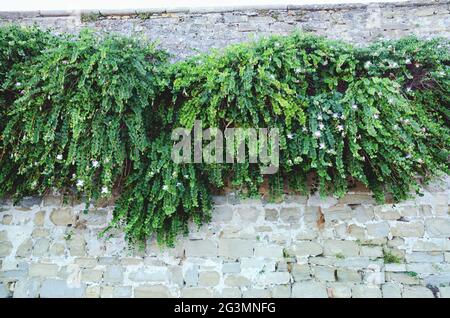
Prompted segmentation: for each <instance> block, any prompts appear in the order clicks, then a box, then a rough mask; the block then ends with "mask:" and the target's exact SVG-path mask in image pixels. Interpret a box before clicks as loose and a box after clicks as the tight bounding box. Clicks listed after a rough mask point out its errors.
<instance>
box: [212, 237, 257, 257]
mask: <svg viewBox="0 0 450 318" xmlns="http://www.w3.org/2000/svg"><path fill="white" fill-rule="evenodd" d="M253 246H254V242H253V241H249V240H241V239H221V240H220V241H219V255H220V256H224V257H229V258H238V257H246V256H253Z"/></svg>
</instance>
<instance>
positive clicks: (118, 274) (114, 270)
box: [103, 265, 123, 283]
mask: <svg viewBox="0 0 450 318" xmlns="http://www.w3.org/2000/svg"><path fill="white" fill-rule="evenodd" d="M103 280H104V281H105V282H106V283H120V282H122V280H123V269H122V267H120V266H116V265H113V266H107V267H106V271H105V273H104V275H103Z"/></svg>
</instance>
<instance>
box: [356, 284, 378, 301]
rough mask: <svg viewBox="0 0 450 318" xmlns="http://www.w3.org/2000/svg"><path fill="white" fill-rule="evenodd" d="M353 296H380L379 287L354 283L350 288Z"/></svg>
mask: <svg viewBox="0 0 450 318" xmlns="http://www.w3.org/2000/svg"><path fill="white" fill-rule="evenodd" d="M352 297H353V298H381V289H380V288H379V287H375V286H370V285H356V286H354V287H353V288H352Z"/></svg>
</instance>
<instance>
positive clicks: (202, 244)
mask: <svg viewBox="0 0 450 318" xmlns="http://www.w3.org/2000/svg"><path fill="white" fill-rule="evenodd" d="M184 248H185V251H186V256H187V257H213V256H217V253H218V249H217V243H215V242H213V241H209V240H194V241H187V242H186V243H185V244H184Z"/></svg>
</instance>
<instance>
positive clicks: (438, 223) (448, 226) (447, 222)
mask: <svg viewBox="0 0 450 318" xmlns="http://www.w3.org/2000/svg"><path fill="white" fill-rule="evenodd" d="M425 227H426V231H427V234H428V235H429V236H430V237H445V238H448V237H450V218H432V219H428V220H426V221H425Z"/></svg>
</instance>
